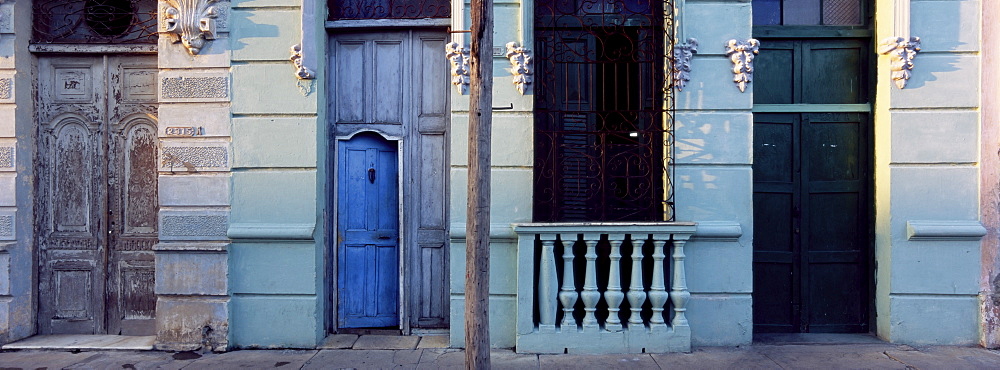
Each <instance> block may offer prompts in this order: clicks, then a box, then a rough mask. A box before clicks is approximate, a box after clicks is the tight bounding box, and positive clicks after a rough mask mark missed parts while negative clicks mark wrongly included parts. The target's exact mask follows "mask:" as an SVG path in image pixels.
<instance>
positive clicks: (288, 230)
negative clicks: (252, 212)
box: [227, 223, 316, 240]
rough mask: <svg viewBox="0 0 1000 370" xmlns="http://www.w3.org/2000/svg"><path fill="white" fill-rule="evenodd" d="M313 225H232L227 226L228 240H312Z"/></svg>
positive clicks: (314, 228) (314, 226) (314, 227)
mask: <svg viewBox="0 0 1000 370" xmlns="http://www.w3.org/2000/svg"><path fill="white" fill-rule="evenodd" d="M315 231H316V225H315V224H277V223H234V224H230V225H229V230H228V231H227V234H228V236H229V238H230V239H266V240H312V239H313V233H314V232H315Z"/></svg>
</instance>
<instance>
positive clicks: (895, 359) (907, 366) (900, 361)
mask: <svg viewBox="0 0 1000 370" xmlns="http://www.w3.org/2000/svg"><path fill="white" fill-rule="evenodd" d="M882 354H883V355H885V357H888V358H890V359H892V360H893V361H896V362H898V363H900V364H903V366H906V368H907V369H914V370H919V368H917V367H916V366H913V365H910V364H908V363H905V362H903V360H900V359H898V358H896V357H893V356H892V355H890V354H889V351H882Z"/></svg>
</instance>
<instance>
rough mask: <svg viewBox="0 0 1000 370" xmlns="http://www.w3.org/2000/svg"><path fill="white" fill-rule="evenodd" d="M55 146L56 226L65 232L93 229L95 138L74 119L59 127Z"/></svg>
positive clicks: (54, 188) (83, 231)
mask: <svg viewBox="0 0 1000 370" xmlns="http://www.w3.org/2000/svg"><path fill="white" fill-rule="evenodd" d="M54 136H55V137H54V139H55V146H54V147H53V148H52V151H53V152H52V153H49V154H50V156H49V158H51V159H52V160H51V161H50V162H49V166H50V168H51V169H52V171H54V172H55V173H54V179H53V180H54V181H53V183H52V185H53V186H52V193H51V194H52V195H53V197H52V204H57V205H59V206H58V207H52V208H50V209H51V210H52V212H53V214H54V217H53V219H54V225H53V226H54V229H55V231H62V232H80V233H87V232H88V231H90V221H91V212H90V208H91V204H92V203H91V200H92V199H91V196H92V195H93V191H94V189H93V172H94V171H93V168H92V163H93V159H94V155H95V154H96V153H94V148H93V146H94V145H93V144H94V141H95V140H94V139H96V138H93V137H92V135H91V134H90V132H88V130H87V128H86V127H83V125H82V124H81V122H80V121H79V120H77V119H72V120H71V122H69V123H66V124H65V125H64V126H62V127H61V128H59V129H58V130H57V131H56V133H55V135H54Z"/></svg>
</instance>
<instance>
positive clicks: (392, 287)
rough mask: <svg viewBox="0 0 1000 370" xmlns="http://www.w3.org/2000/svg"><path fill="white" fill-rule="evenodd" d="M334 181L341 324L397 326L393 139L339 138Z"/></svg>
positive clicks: (397, 224)
mask: <svg viewBox="0 0 1000 370" xmlns="http://www.w3.org/2000/svg"><path fill="white" fill-rule="evenodd" d="M338 155H339V161H338V163H339V165H338V167H339V168H338V177H337V178H338V181H337V185H338V187H337V189H338V190H337V193H338V194H337V199H339V203H338V207H337V220H338V221H337V224H338V225H337V256H338V261H339V262H338V269H337V270H338V279H337V281H338V287H337V288H338V293H339V294H338V295H337V296H338V297H339V298H338V299H339V301H340V304H339V305H338V307H339V309H338V310H339V311H338V321H339V324H340V325H339V326H340V327H341V328H369V327H386V326H398V325H399V199H398V194H399V192H398V190H397V187H398V181H397V180H398V175H397V163H398V162H397V147H396V143H395V142H392V143H390V142H389V141H387V140H385V139H384V138H382V137H380V136H378V135H374V134H360V135H357V136H355V137H354V138H352V139H350V140H346V141H342V142H341V143H340V150H339V151H338Z"/></svg>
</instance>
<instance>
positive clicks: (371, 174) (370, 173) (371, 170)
mask: <svg viewBox="0 0 1000 370" xmlns="http://www.w3.org/2000/svg"><path fill="white" fill-rule="evenodd" d="M368 182H370V183H372V184H374V183H375V168H369V169H368Z"/></svg>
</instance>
